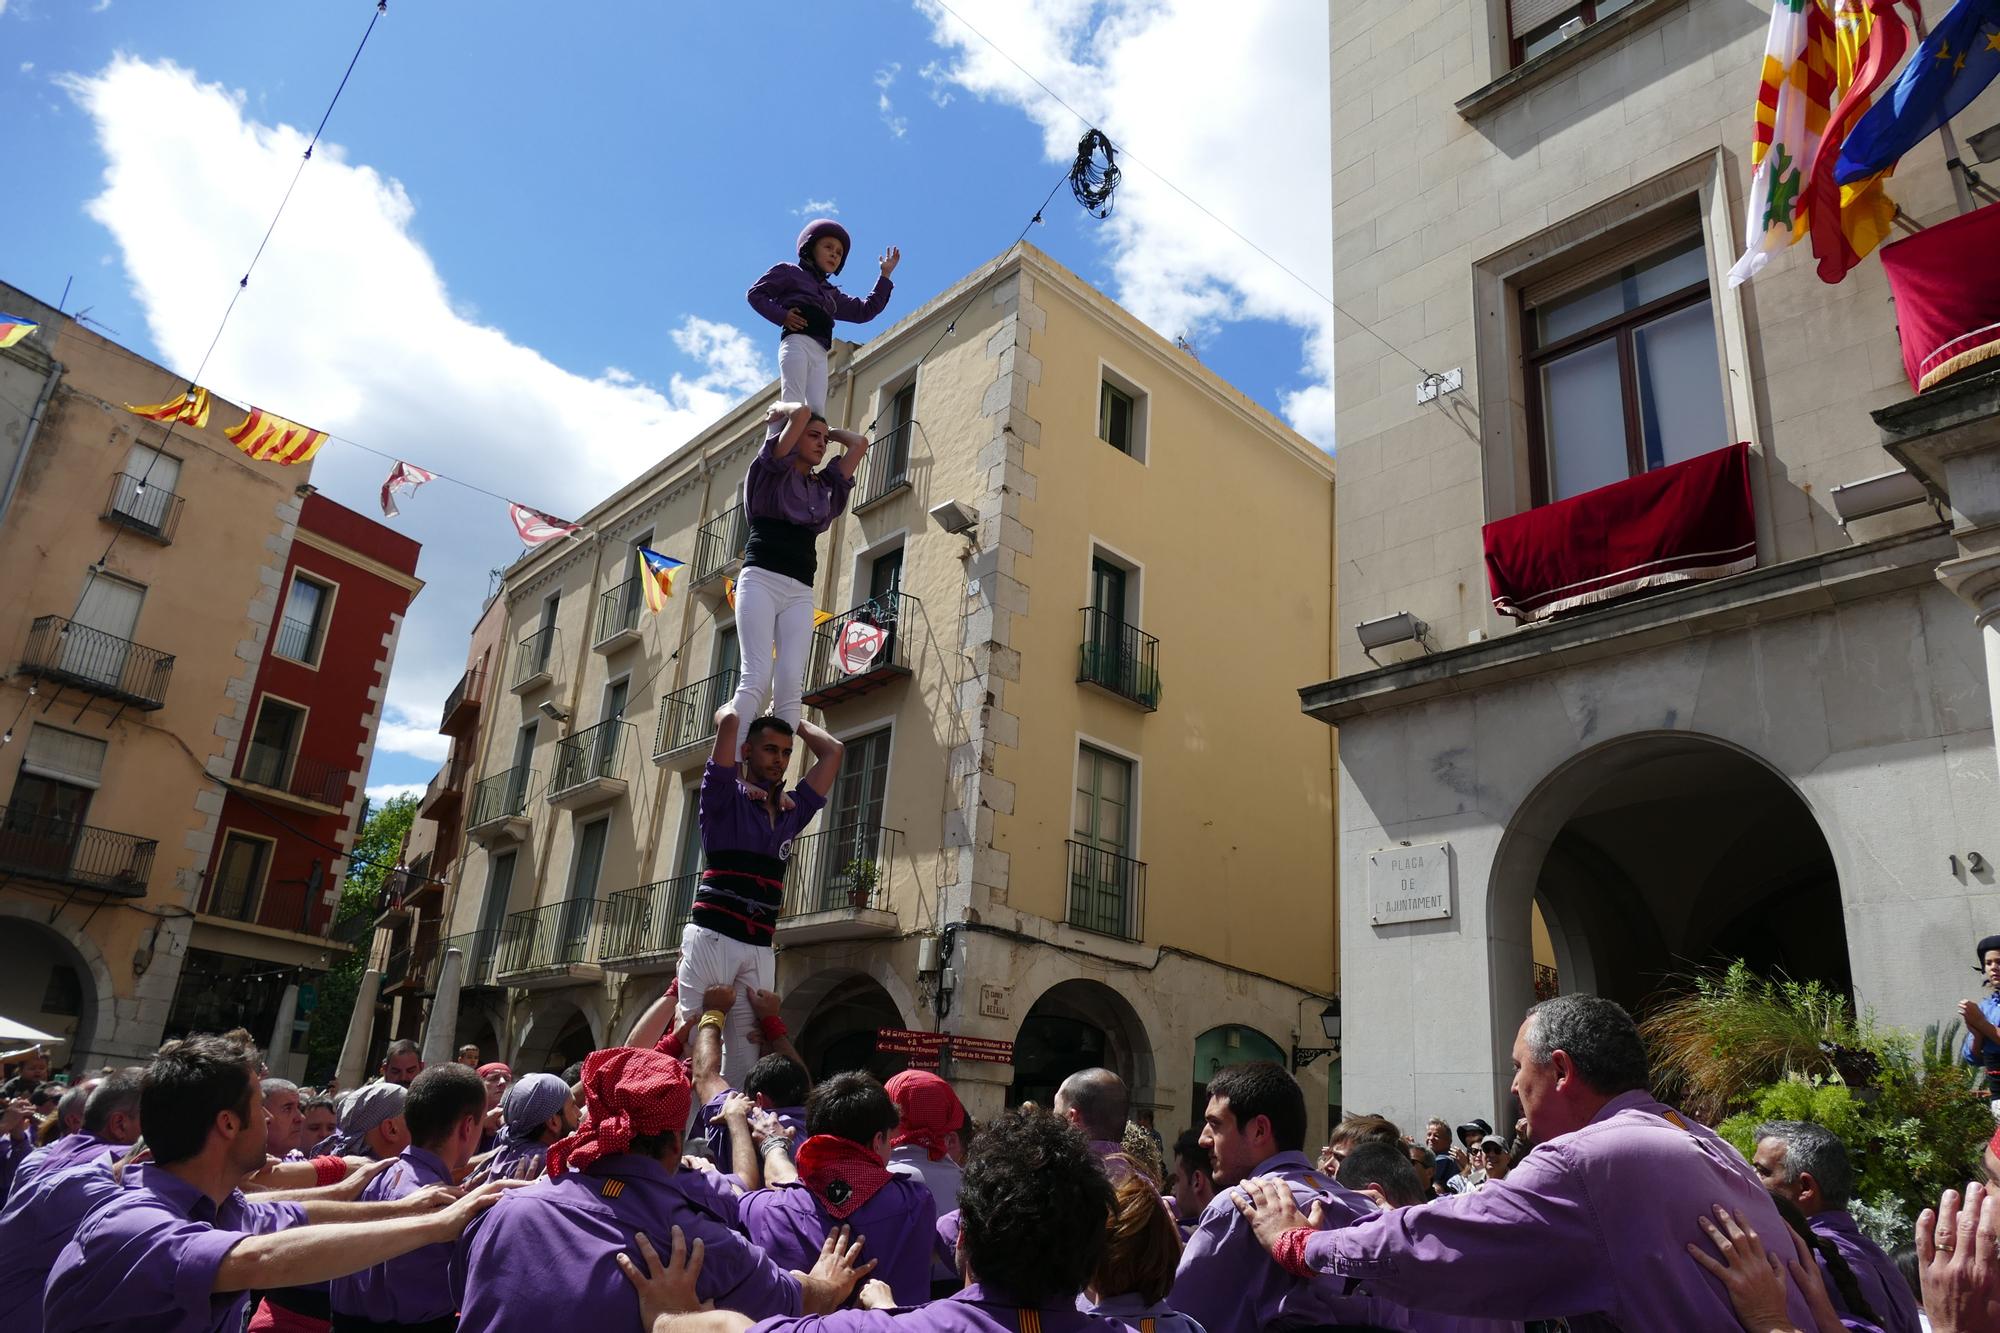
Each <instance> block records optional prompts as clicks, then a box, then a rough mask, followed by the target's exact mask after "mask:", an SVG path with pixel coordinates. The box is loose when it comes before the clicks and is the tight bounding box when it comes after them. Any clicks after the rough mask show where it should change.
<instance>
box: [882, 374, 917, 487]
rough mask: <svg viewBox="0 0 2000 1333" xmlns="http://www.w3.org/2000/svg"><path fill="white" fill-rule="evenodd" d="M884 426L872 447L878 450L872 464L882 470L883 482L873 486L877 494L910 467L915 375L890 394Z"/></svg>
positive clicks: (914, 430)
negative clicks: (876, 461) (876, 457)
mask: <svg viewBox="0 0 2000 1333" xmlns="http://www.w3.org/2000/svg"><path fill="white" fill-rule="evenodd" d="M882 421H883V424H884V425H885V426H886V427H887V429H886V430H885V431H884V432H883V433H882V434H881V435H879V436H877V437H876V439H877V443H876V445H875V448H876V449H877V450H879V451H880V454H879V457H880V459H881V461H880V462H878V463H877V464H875V466H877V467H879V468H881V469H882V476H883V482H882V484H881V485H880V486H876V487H872V488H871V489H872V490H874V491H875V492H876V493H877V494H880V493H881V492H882V491H885V490H887V489H888V488H889V487H891V486H894V485H896V484H897V483H898V482H900V481H902V480H903V478H904V477H905V476H906V475H907V474H908V473H909V470H910V437H911V436H912V435H914V434H916V429H917V426H916V422H917V382H916V380H915V379H914V378H912V379H911V380H910V382H909V383H908V384H905V385H904V386H903V387H901V388H900V389H897V390H896V391H895V392H894V393H893V394H891V395H890V396H889V406H888V407H887V408H886V409H885V410H884V411H883V413H882Z"/></svg>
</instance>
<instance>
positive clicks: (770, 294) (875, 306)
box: [745, 264, 896, 351]
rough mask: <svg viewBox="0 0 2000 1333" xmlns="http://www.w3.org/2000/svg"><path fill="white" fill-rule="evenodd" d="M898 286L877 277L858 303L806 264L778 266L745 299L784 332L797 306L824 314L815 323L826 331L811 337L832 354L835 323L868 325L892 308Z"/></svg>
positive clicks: (752, 286) (814, 333) (757, 282)
mask: <svg viewBox="0 0 2000 1333" xmlns="http://www.w3.org/2000/svg"><path fill="white" fill-rule="evenodd" d="M895 286H896V284H894V283H892V282H890V281H889V279H888V278H887V277H878V278H876V279H875V286H874V289H873V290H871V291H870V292H869V293H868V297H867V299H866V300H856V299H855V298H854V297H852V296H849V295H848V294H847V293H846V292H843V291H841V290H840V288H838V287H836V286H834V285H833V283H832V282H831V281H829V280H828V279H827V278H826V277H824V276H823V275H822V274H821V273H820V271H819V270H818V269H816V268H808V267H806V266H805V265H804V264H778V265H775V266H773V267H772V269H771V270H770V272H768V273H766V274H765V275H764V276H763V277H761V278H759V279H757V281H756V282H754V283H752V284H751V285H750V290H749V291H748V292H747V293H745V295H746V296H747V297H748V298H749V301H750V308H751V309H752V310H754V311H756V312H757V313H758V314H760V315H762V316H763V317H764V318H765V319H768V320H770V321H771V322H772V323H773V324H776V325H777V326H778V327H779V328H781V329H782V328H784V327H785V315H786V314H787V313H788V312H790V311H791V309H792V308H793V307H794V306H805V307H807V308H809V309H812V310H818V311H820V312H822V313H823V314H824V315H825V316H826V318H825V319H824V320H821V321H813V322H817V323H823V324H824V325H825V327H826V329H827V331H826V332H823V333H822V332H817V331H815V332H813V333H812V334H811V335H810V336H811V337H812V340H813V341H814V342H816V343H818V344H819V345H820V346H821V347H824V348H826V349H827V350H828V351H831V350H833V333H832V331H831V330H832V328H833V321H834V320H836V319H839V320H845V321H846V322H848V323H849V324H866V323H867V322H868V321H869V320H871V319H873V318H875V316H877V315H879V314H881V313H882V308H883V307H884V306H886V305H888V304H889V293H890V292H892V291H894V290H895ZM807 319H808V320H809V321H811V319H812V317H811V316H810V315H808V316H807Z"/></svg>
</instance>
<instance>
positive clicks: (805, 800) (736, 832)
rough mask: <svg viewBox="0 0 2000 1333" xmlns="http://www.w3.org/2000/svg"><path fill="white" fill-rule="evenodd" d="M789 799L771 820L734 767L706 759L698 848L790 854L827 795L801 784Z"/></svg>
mask: <svg viewBox="0 0 2000 1333" xmlns="http://www.w3.org/2000/svg"><path fill="white" fill-rule="evenodd" d="M791 796H792V808H791V809H789V810H786V811H784V812H783V813H782V814H780V815H779V816H778V817H777V819H775V820H773V819H772V818H771V812H770V809H769V807H768V806H766V805H765V804H764V803H763V802H762V801H753V800H751V799H750V798H749V797H748V796H745V795H744V794H743V784H742V782H741V780H740V779H739V778H738V777H737V776H736V770H735V769H733V768H731V767H729V766H728V765H726V764H718V763H716V762H715V761H714V760H713V759H711V760H709V761H708V762H707V763H706V764H704V765H703V766H702V770H701V846H702V850H703V851H705V852H755V853H757V854H758V855H759V856H773V857H776V858H778V859H779V860H781V861H782V860H784V859H785V858H786V857H788V856H790V855H791V851H792V840H793V839H794V838H796V837H798V836H799V835H800V834H801V833H803V832H805V829H806V825H808V824H810V823H812V821H813V816H815V815H817V814H818V813H819V812H820V810H821V809H822V808H824V807H825V805H826V797H824V796H821V795H820V794H819V793H818V792H816V791H814V790H813V789H812V788H811V787H808V786H807V785H806V784H805V783H803V782H801V783H800V784H799V785H798V786H796V787H794V788H792V792H791ZM692 998H693V999H695V1000H699V999H700V998H701V997H700V996H699V995H697V996H693V997H692Z"/></svg>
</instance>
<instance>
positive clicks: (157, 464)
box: [111, 443, 181, 534]
mask: <svg viewBox="0 0 2000 1333" xmlns="http://www.w3.org/2000/svg"><path fill="white" fill-rule="evenodd" d="M180 479H181V461H180V459H178V458H175V457H174V456H173V455H172V454H167V453H162V452H161V451H159V450H158V449H155V448H153V446H152V445H150V444H138V443H134V444H133V446H132V449H131V452H130V453H128V454H127V455H126V456H125V472H124V474H123V475H122V476H120V477H119V479H118V487H117V489H116V490H115V491H114V492H113V493H112V499H111V507H112V509H113V510H114V511H115V512H117V513H118V514H120V515H122V516H123V517H125V518H126V519H128V520H130V521H131V523H132V524H133V526H135V527H137V528H140V529H142V530H144V531H147V532H151V533H156V534H157V533H158V532H160V531H161V530H162V529H163V528H164V527H165V526H166V522H167V516H168V514H169V513H170V512H171V511H172V509H173V504H174V487H176V486H177V485H179V484H180Z"/></svg>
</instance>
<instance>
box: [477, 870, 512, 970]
mask: <svg viewBox="0 0 2000 1333" xmlns="http://www.w3.org/2000/svg"><path fill="white" fill-rule="evenodd" d="M516 855H517V853H515V852H513V851H505V852H502V853H500V854H499V855H498V856H496V857H494V858H493V859H492V860H490V861H488V862H487V863H486V898H485V901H483V902H481V903H480V905H479V936H478V938H477V939H475V940H474V941H473V947H472V949H471V953H472V957H471V958H470V959H468V960H467V961H466V967H467V979H468V981H469V982H470V983H471V984H473V985H478V984H481V983H482V982H484V980H485V979H486V977H487V976H488V975H489V973H490V970H491V968H492V966H493V960H494V959H495V958H497V957H498V956H499V952H500V932H501V931H502V930H503V929H504V928H505V927H506V924H507V898H508V895H509V894H511V893H512V892H513V890H514V858H515V856H516Z"/></svg>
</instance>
